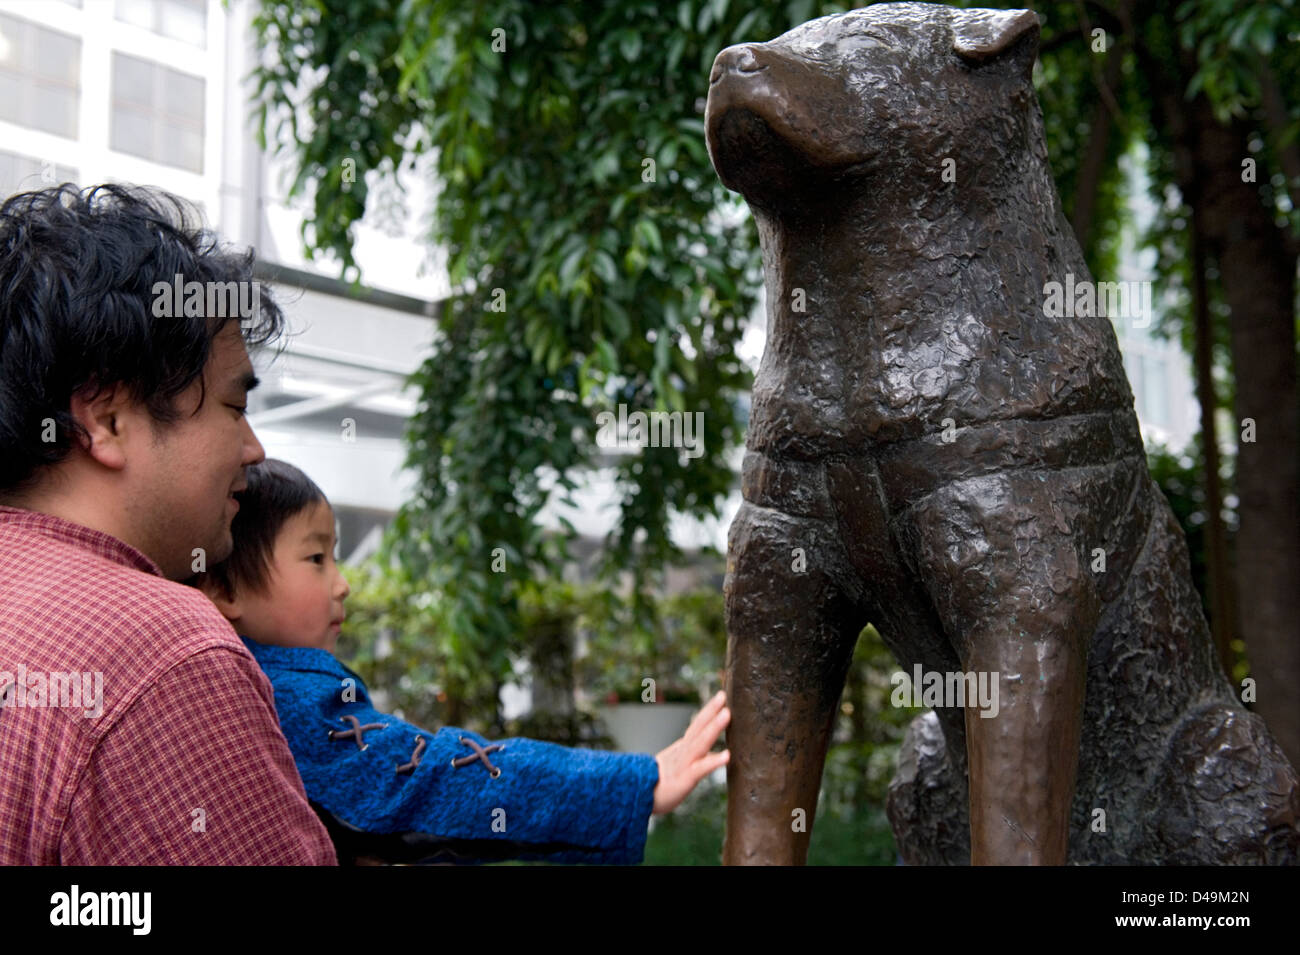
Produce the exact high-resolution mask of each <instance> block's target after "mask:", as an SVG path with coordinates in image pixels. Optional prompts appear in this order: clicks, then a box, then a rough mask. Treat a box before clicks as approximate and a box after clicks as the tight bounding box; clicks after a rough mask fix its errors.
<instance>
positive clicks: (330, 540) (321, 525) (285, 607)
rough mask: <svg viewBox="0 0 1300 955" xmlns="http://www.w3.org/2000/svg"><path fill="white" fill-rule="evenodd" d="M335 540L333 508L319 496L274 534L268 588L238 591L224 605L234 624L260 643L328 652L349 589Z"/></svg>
mask: <svg viewBox="0 0 1300 955" xmlns="http://www.w3.org/2000/svg"><path fill="white" fill-rule="evenodd" d="M334 545H335V539H334V511H333V509H332V508H331V507H330V506H329V505H328V504H326V503H324V502H323V501H320V502H317V503H315V504H312V505H311V506H309V507H307V508H306V509H305V510H302V511H300V512H298V513H297V514H295V515H294V516H293V517H291V518H290V519H289V520H287V521H285V523H284V525H283V526H282V527H281V528H280V533H279V536H278V537H276V539H275V550H274V552H273V554H272V563H271V577H270V581H269V585H268V589H269V593H267V594H255V593H252V592H251V591H248V592H241V593H238V594H236V595H235V600H234V601H232V602H231V603H230V604H229V605H228V606H229V609H227V607H226V606H223V607H222V610H223V612H225V613H226V616H227V617H230V618H231V622H232V623H233V624H234V626H235V629H236V630H238V631H239V632H240V633H242V634H244V636H246V637H249V638H250V639H252V640H256V641H257V642H258V643H269V644H274V645H276V646H282V647H319V648H320V649H322V650H328V651H330V652H331V653H332V652H333V651H334V644H335V643H336V642H337V640H338V636H339V628H340V626H341V625H342V623H343V617H344V612H343V601H344V600H345V599H347V596H348V593H349V587H348V582H347V581H346V580H345V579H344V578H343V574H342V572H341V571H340V570H339V567H338V564H337V563H335V561H334ZM232 613H234V614H236V616H232Z"/></svg>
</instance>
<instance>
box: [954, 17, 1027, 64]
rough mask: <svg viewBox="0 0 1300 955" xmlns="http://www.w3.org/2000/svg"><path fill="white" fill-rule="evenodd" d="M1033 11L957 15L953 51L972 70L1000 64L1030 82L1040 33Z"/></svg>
mask: <svg viewBox="0 0 1300 955" xmlns="http://www.w3.org/2000/svg"><path fill="white" fill-rule="evenodd" d="M1040 29H1041V28H1040V26H1039V22H1038V14H1036V13H1034V11H1033V10H970V11H960V10H958V11H954V14H953V21H952V48H953V51H954V52H955V53H956V54H957V55H958V56H960V57H961V58H962V59H963V60H965V61H966V62H967V63H970V64H971V65H972V66H981V65H983V64H986V63H993V62H998V63H1002V64H1005V65H1006V68H1007V69H1008V71H1009V72H1011V73H1012V74H1013V75H1015V76H1020V77H1023V78H1024V79H1026V80H1027V79H1029V77H1030V75H1031V74H1032V73H1033V71H1034V60H1035V59H1036V58H1037V56H1038V36H1039V32H1040Z"/></svg>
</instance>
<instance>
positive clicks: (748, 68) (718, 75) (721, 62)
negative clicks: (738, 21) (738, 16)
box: [709, 43, 767, 86]
mask: <svg viewBox="0 0 1300 955" xmlns="http://www.w3.org/2000/svg"><path fill="white" fill-rule="evenodd" d="M765 69H767V65H766V64H764V63H761V62H759V59H758V54H757V52H756V51H755V49H754V46H753V44H750V43H738V44H736V45H735V46H729V47H727V48H726V49H725V50H723V51H722V52H721V53H719V54H718V55H717V58H716V59H714V61H713V71H712V72H711V73H710V74H709V85H710V86H712V85H713V84H714V83H716V82H718V80H720V79H722V77H723V76H724V75H725V74H727V73H757V72H759V71H760V70H765Z"/></svg>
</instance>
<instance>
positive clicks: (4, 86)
mask: <svg viewBox="0 0 1300 955" xmlns="http://www.w3.org/2000/svg"><path fill="white" fill-rule="evenodd" d="M21 93H22V87H21V85H20V84H19V82H18V77H16V76H14V75H13V74H12V73H6V72H5V71H3V70H0V119H3V120H4V121H5V122H6V123H21V122H22V121H23V117H22V115H21V110H22V96H21Z"/></svg>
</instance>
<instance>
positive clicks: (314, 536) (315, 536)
mask: <svg viewBox="0 0 1300 955" xmlns="http://www.w3.org/2000/svg"><path fill="white" fill-rule="evenodd" d="M333 539H334V535H333V534H326V533H325V532H324V531H312V532H311V533H310V534H308V535H307V536H306V537H304V538H303V539H302V542H303V543H304V544H308V543H310V542H311V541H314V540H320V541H323V542H324V543H326V544H328V543H329V542H330V541H331V540H333Z"/></svg>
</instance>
